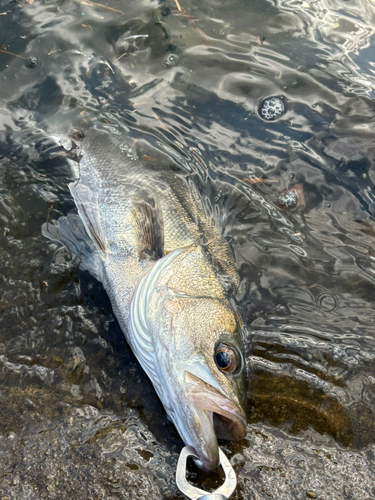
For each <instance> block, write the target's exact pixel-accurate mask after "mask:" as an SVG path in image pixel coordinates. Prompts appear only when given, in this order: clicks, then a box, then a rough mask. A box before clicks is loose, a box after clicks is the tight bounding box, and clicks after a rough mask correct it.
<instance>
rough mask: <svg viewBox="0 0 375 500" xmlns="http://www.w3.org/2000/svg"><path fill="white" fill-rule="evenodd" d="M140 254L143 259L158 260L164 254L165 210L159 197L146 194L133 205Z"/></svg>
mask: <svg viewBox="0 0 375 500" xmlns="http://www.w3.org/2000/svg"><path fill="white" fill-rule="evenodd" d="M132 216H133V220H134V226H135V233H136V234H135V236H136V240H137V247H138V255H139V258H140V259H141V260H143V259H151V260H158V259H160V258H161V257H163V254H164V223H163V212H162V209H161V205H160V201H159V199H158V198H157V197H151V196H150V195H148V194H147V195H145V196H144V198H142V199H140V198H138V199H137V200H136V201H135V202H134V205H133V209H132Z"/></svg>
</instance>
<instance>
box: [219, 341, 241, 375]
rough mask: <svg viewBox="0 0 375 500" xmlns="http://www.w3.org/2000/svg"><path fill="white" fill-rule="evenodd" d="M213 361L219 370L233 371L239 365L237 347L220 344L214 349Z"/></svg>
mask: <svg viewBox="0 0 375 500" xmlns="http://www.w3.org/2000/svg"><path fill="white" fill-rule="evenodd" d="M215 361H216V364H217V366H218V368H219V370H221V371H223V372H225V373H233V372H234V371H235V370H236V369H237V367H238V365H239V361H240V359H239V355H238V353H237V349H235V348H234V347H231V346H230V345H228V344H220V345H219V346H218V347H217V348H216V351H215Z"/></svg>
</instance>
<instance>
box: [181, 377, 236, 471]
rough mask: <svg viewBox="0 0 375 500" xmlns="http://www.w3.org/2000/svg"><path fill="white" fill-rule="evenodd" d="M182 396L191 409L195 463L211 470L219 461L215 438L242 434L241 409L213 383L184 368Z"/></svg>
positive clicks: (234, 438)
mask: <svg viewBox="0 0 375 500" xmlns="http://www.w3.org/2000/svg"><path fill="white" fill-rule="evenodd" d="M184 382H185V389H186V396H187V398H188V400H189V402H190V403H191V404H192V406H193V407H194V409H195V413H196V419H195V423H194V428H195V429H194V430H195V433H196V435H197V438H198V439H197V440H196V441H197V442H196V443H194V444H193V443H192V445H193V446H194V447H195V450H196V452H197V454H198V456H199V458H200V460H199V461H198V462H197V464H198V466H200V467H201V468H203V469H206V470H213V469H215V468H216V467H218V465H219V451H218V444H217V439H218V438H219V439H227V440H239V439H242V438H243V437H245V435H246V415H245V412H244V410H243V409H242V408H241V407H240V406H239V405H238V404H236V403H235V402H233V401H232V400H231V399H229V398H228V397H227V396H225V395H224V394H222V392H220V391H219V390H218V389H217V388H216V387H214V386H213V385H211V384H208V383H207V382H205V381H204V380H202V379H201V378H199V377H197V376H196V375H193V374H192V373H191V372H189V371H185V374H184Z"/></svg>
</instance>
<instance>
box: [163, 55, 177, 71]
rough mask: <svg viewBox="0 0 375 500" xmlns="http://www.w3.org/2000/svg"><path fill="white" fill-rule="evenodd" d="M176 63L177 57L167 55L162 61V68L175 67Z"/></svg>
mask: <svg viewBox="0 0 375 500" xmlns="http://www.w3.org/2000/svg"><path fill="white" fill-rule="evenodd" d="M176 63H177V57H176V56H175V55H173V54H169V56H168V57H167V58H166V60H165V61H164V66H166V67H167V68H170V67H171V66H175V65H176Z"/></svg>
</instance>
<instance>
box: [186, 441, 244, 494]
mask: <svg viewBox="0 0 375 500" xmlns="http://www.w3.org/2000/svg"><path fill="white" fill-rule="evenodd" d="M188 457H193V458H199V457H198V456H197V453H196V451H195V450H194V448H193V447H192V446H185V448H182V450H181V453H180V458H179V459H178V463H177V471H176V484H177V487H178V489H179V490H180V491H181V492H182V493H183V494H184V495H185V496H186V497H187V498H189V499H190V500H228V498H229V497H230V496H231V495H232V493H233V492H234V490H235V489H236V486H237V477H236V473H235V472H234V470H233V467H232V466H231V464H230V462H229V460H228V458H227V457H226V456H225V454H224V452H223V451H222V450H221V448H219V458H220V465H221V467H222V468H223V471H224V474H225V480H224V483H223V484H222V485H221V486H220V487H219V488H218V489H217V490H215V491H214V492H213V493H208V492H207V491H204V490H201V489H200V488H197V487H196V486H193V485H192V484H190V483H189V481H188V480H187V479H186V461H187V459H188Z"/></svg>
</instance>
